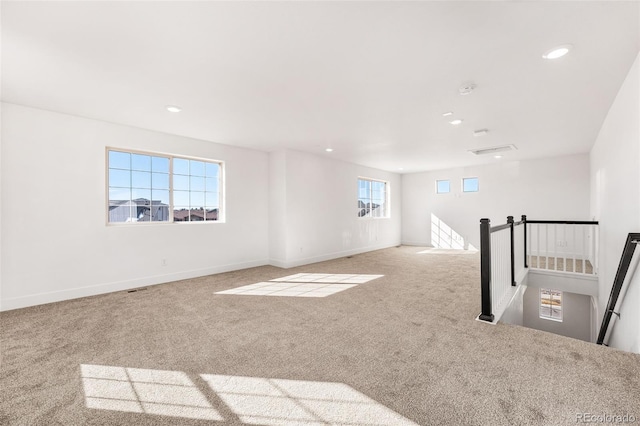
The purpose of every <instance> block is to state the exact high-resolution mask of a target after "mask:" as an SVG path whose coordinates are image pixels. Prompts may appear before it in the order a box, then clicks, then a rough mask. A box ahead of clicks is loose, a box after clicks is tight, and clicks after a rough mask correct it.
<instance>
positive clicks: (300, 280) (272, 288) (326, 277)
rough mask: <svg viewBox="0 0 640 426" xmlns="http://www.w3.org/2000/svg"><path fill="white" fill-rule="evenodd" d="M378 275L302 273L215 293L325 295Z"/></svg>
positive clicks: (289, 295) (367, 280)
mask: <svg viewBox="0 0 640 426" xmlns="http://www.w3.org/2000/svg"><path fill="white" fill-rule="evenodd" d="M380 277H384V275H366V274H309V273H302V274H295V275H288V276H286V277H282V278H276V279H273V280H271V281H269V282H260V283H255V284H249V285H245V286H242V287H236V288H232V289H229V290H223V291H218V292H216V293H215V294H239V295H244V296H288V297H327V296H330V295H332V294H336V293H339V292H341V291H344V290H347V289H350V288H351V287H355V286H356V285H358V284H364V283H367V282H369V281H371V280H375V279H376V278H380Z"/></svg>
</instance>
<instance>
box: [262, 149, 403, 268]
mask: <svg viewBox="0 0 640 426" xmlns="http://www.w3.org/2000/svg"><path fill="white" fill-rule="evenodd" d="M282 156H284V159H283V158H282ZM283 164H284V167H285V170H286V171H285V174H284V177H282V176H280V180H281V181H282V180H284V181H285V185H286V194H285V195H284V197H283V196H282V195H277V196H274V197H272V198H271V199H272V201H274V200H275V201H276V202H279V203H282V202H284V205H285V206H286V207H284V208H282V207H281V206H279V207H275V206H272V211H276V210H278V211H282V210H284V215H285V216H286V221H285V222H286V223H285V225H284V231H283V232H282V231H279V232H281V233H280V238H281V240H280V241H279V242H275V241H274V242H272V243H271V247H272V248H273V247H277V248H278V251H277V252H275V251H274V252H273V253H272V258H271V263H272V264H274V265H277V266H282V267H292V266H297V265H303V264H307V263H311V262H318V261H323V260H328V259H333V258H337V257H342V256H347V255H352V254H356V253H362V252H365V251H370V250H375V249H378V248H385V247H391V246H395V245H399V244H400V229H401V194H402V190H401V186H402V184H401V178H400V176H399V175H398V174H395V173H389V172H384V171H381V170H376V169H371V168H368V167H363V166H358V165H355V164H351V163H346V162H343V161H337V160H333V159H331V158H327V157H321V156H316V155H311V154H306V153H302V152H298V151H292V150H286V151H283V152H281V153H275V154H271V165H270V167H271V175H272V176H274V175H278V174H279V173H280V172H278V171H277V170H274V168H276V169H277V168H281V167H283ZM359 176H362V177H369V178H374V179H379V180H384V181H387V182H389V191H390V209H391V210H390V212H391V213H390V214H391V216H390V218H381V219H371V218H358V216H357V212H358V210H357V205H358V204H357V200H358V191H357V189H358V177H359ZM276 220H277V219H276V218H272V220H271V224H272V225H273V224H274V222H276ZM281 228H282V226H278V229H281ZM283 245H284V248H283V247H282V246H283ZM283 255H284V259H283V258H282V256H283Z"/></svg>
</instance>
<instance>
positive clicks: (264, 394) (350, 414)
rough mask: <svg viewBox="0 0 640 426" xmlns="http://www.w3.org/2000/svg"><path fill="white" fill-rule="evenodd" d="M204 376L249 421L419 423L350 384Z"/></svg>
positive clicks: (276, 423)
mask: <svg viewBox="0 0 640 426" xmlns="http://www.w3.org/2000/svg"><path fill="white" fill-rule="evenodd" d="M200 377H202V379H204V380H205V381H206V382H207V383H208V384H209V386H210V387H211V389H213V390H214V391H215V392H216V394H217V395H218V396H219V397H220V398H221V399H222V401H224V403H225V404H226V405H227V406H228V407H229V408H230V409H231V410H232V411H233V412H234V413H235V414H236V415H237V416H238V417H239V418H240V421H242V422H243V423H245V424H251V425H273V426H285V425H327V424H331V425H368V426H375V425H377V426H382V425H394V426H395V425H397V426H405V425H407V426H409V425H411V426H413V425H416V423H414V422H412V421H410V420H409V419H407V418H405V417H402V416H401V415H399V414H398V413H396V412H395V411H392V410H390V409H389V408H387V407H385V406H384V405H382V404H379V403H378V402H376V401H374V400H373V399H371V398H369V397H368V396H366V395H364V394H362V393H360V392H358V391H356V390H355V389H353V388H352V387H350V386H347V385H346V384H344V383H330V382H313V381H306V380H285V379H268V378H260V377H241V376H223V375H212V374H202V375H201V376H200Z"/></svg>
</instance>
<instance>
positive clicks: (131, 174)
mask: <svg viewBox="0 0 640 426" xmlns="http://www.w3.org/2000/svg"><path fill="white" fill-rule="evenodd" d="M107 156H108V178H107V179H108V183H107V186H108V190H109V202H108V206H107V207H108V216H109V218H108V220H109V221H110V222H157V221H167V220H169V214H170V212H171V210H173V212H175V220H176V221H204V220H217V219H218V213H219V212H218V209H219V208H220V197H221V194H220V192H221V190H222V188H221V187H220V181H219V177H220V174H221V165H220V164H218V163H209V162H207V161H200V160H189V159H183V158H175V157H163V156H155V155H152V154H140V153H132V152H124V151H111V150H109V151H108V152H107ZM171 170H172V171H173V174H170V173H169V172H170V171H171ZM172 190H173V193H172V192H171V191H172ZM174 206H175V207H174Z"/></svg>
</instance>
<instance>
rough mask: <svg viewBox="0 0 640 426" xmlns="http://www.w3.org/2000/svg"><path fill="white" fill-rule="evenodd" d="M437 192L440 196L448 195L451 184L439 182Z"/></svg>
mask: <svg viewBox="0 0 640 426" xmlns="http://www.w3.org/2000/svg"><path fill="white" fill-rule="evenodd" d="M436 191H437V193H438V194H447V193H449V192H450V191H451V184H450V182H449V181H448V180H437V181H436Z"/></svg>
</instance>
